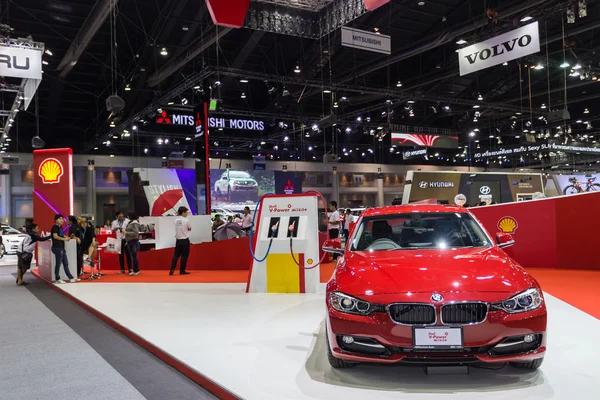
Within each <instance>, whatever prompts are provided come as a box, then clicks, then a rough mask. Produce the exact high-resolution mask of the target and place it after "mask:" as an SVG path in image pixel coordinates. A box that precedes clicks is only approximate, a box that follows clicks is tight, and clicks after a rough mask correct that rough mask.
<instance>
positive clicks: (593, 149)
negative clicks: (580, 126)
mask: <svg viewBox="0 0 600 400" xmlns="http://www.w3.org/2000/svg"><path fill="white" fill-rule="evenodd" d="M540 151H556V152H558V151H562V152H565V153H585V154H600V146H595V145H594V146H591V145H589V144H587V143H580V142H571V143H568V144H562V143H557V142H556V141H553V140H550V141H548V142H547V143H536V144H523V145H517V146H499V147H497V148H496V149H494V150H486V151H483V152H480V153H475V154H474V155H473V156H474V158H490V157H498V156H511V155H519V156H520V155H523V154H527V153H531V152H540Z"/></svg>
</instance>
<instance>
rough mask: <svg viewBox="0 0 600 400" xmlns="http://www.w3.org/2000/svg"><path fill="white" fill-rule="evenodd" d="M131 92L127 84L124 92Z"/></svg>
mask: <svg viewBox="0 0 600 400" xmlns="http://www.w3.org/2000/svg"><path fill="white" fill-rule="evenodd" d="M130 90H131V86H129V83H128V84H127V85H125V91H126V92H129V91H130Z"/></svg>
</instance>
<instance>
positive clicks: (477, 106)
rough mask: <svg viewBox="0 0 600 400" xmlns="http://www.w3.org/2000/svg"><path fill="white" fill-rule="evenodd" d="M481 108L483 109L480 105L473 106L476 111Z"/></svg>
mask: <svg viewBox="0 0 600 400" xmlns="http://www.w3.org/2000/svg"><path fill="white" fill-rule="evenodd" d="M479 107H481V106H480V105H479V104H475V105H474V106H473V108H475V109H477V108H479Z"/></svg>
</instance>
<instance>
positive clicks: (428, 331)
mask: <svg viewBox="0 0 600 400" xmlns="http://www.w3.org/2000/svg"><path fill="white" fill-rule="evenodd" d="M414 335H415V336H414V347H415V349H437V348H446V349H460V348H462V347H463V340H462V329H461V328H415V330H414Z"/></svg>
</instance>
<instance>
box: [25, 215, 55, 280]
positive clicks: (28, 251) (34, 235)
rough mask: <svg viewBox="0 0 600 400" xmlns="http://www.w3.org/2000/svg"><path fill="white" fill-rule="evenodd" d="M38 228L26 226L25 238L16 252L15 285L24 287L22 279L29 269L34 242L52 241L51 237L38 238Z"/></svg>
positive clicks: (32, 225)
mask: <svg viewBox="0 0 600 400" xmlns="http://www.w3.org/2000/svg"><path fill="white" fill-rule="evenodd" d="M39 233H40V228H39V227H38V226H37V224H34V223H30V224H29V226H28V231H27V236H26V237H25V239H23V241H22V242H21V246H20V247H19V250H18V251H17V285H26V284H27V283H26V282H24V281H23V277H24V276H25V273H26V272H27V270H28V269H29V268H30V267H31V260H32V259H33V252H34V251H35V243H36V242H45V241H46V240H50V239H52V236H46V237H40V236H39Z"/></svg>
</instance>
